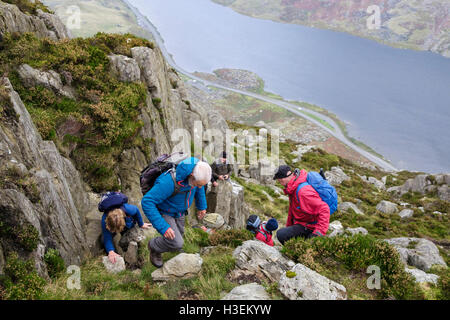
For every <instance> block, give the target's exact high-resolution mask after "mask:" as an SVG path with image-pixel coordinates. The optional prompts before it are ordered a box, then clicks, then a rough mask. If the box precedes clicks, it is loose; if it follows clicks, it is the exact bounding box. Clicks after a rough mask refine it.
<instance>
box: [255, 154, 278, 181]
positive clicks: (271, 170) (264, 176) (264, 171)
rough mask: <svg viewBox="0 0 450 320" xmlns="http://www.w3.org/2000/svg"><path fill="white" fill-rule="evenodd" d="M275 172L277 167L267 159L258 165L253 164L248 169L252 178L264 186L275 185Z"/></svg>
mask: <svg viewBox="0 0 450 320" xmlns="http://www.w3.org/2000/svg"><path fill="white" fill-rule="evenodd" d="M275 170H276V168H275V166H274V165H273V164H272V163H271V162H270V161H269V160H266V159H261V160H260V161H258V163H257V164H251V165H250V167H249V168H248V171H249V173H250V177H251V178H252V179H255V180H257V181H259V182H260V183H261V184H263V185H273V184H274V183H275V182H274V180H273V175H274V174H275Z"/></svg>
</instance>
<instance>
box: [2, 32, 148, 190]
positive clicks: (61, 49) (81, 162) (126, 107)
mask: <svg viewBox="0 0 450 320" xmlns="http://www.w3.org/2000/svg"><path fill="white" fill-rule="evenodd" d="M135 46H147V47H153V43H151V42H149V41H147V40H144V39H140V38H137V37H135V36H133V35H131V34H125V35H108V34H104V33H98V34H97V35H95V36H94V37H91V38H87V39H81V38H76V39H71V40H64V41H59V42H54V41H52V40H49V39H38V38H36V37H35V36H34V35H33V34H22V35H18V34H7V35H5V36H4V37H3V39H2V40H1V41H0V49H1V51H0V61H1V62H0V73H1V74H5V75H7V76H8V77H9V79H10V81H11V83H12V84H13V86H14V89H15V90H16V91H17V92H18V93H19V95H20V97H21V98H22V101H23V102H24V103H25V105H26V107H27V109H28V111H29V112H30V114H31V117H32V119H33V122H34V123H35V124H36V126H37V128H38V130H39V132H40V133H41V135H42V137H43V138H44V139H47V140H53V141H54V142H55V144H56V145H57V146H58V148H59V150H60V151H61V152H62V153H63V154H64V155H65V156H68V157H71V158H72V159H73V160H74V163H75V164H76V166H77V169H78V170H79V171H80V172H81V173H82V175H83V178H84V180H85V181H86V182H88V183H89V184H90V186H91V187H92V188H93V190H94V191H96V192H102V191H105V190H116V189H120V185H119V183H118V177H117V172H116V168H117V161H118V157H119V155H120V154H121V152H122V151H123V150H124V148H129V147H131V146H137V147H142V149H145V147H144V143H143V141H142V138H140V137H139V136H138V135H137V133H138V131H139V129H140V128H141V127H142V126H143V123H142V122H141V121H139V120H138V119H137V117H138V115H139V114H140V108H142V107H143V106H144V105H145V101H146V97H147V89H146V86H145V85H144V84H143V83H140V82H136V83H125V82H121V81H119V80H118V79H117V77H116V76H114V75H113V74H112V73H111V72H110V68H109V63H110V62H109V59H108V55H109V54H113V53H114V54H121V55H126V56H130V55H131V52H130V49H131V48H132V47H135ZM22 64H28V65H30V66H31V67H33V68H36V69H39V70H43V71H48V70H53V71H56V72H57V73H59V74H60V75H61V76H62V77H61V79H62V81H63V83H64V84H65V85H67V86H70V87H72V88H73V89H74V91H75V96H76V98H75V99H70V98H67V97H65V96H62V95H58V94H57V93H55V92H53V91H52V90H50V89H48V88H45V87H42V86H39V85H38V86H36V87H31V88H27V87H26V86H25V85H24V84H23V83H22V81H21V79H20V77H19V75H18V72H17V67H18V66H20V65H22ZM67 128H71V129H70V130H68V129H67ZM74 128H75V129H74ZM143 151H146V150H143Z"/></svg>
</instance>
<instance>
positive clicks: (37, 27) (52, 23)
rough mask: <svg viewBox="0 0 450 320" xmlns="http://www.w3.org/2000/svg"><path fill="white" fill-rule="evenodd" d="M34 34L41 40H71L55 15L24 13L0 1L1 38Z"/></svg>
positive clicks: (40, 11) (38, 11)
mask: <svg viewBox="0 0 450 320" xmlns="http://www.w3.org/2000/svg"><path fill="white" fill-rule="evenodd" d="M13 32H18V33H25V32H31V33H34V34H35V35H36V36H37V37H39V38H50V39H52V40H61V39H67V38H70V37H71V35H70V32H69V30H68V29H67V28H66V27H65V26H64V24H63V23H62V22H61V20H60V19H59V18H58V17H57V16H55V15H54V14H50V13H46V12H43V11H42V10H37V15H28V14H25V13H23V12H22V11H20V10H19V8H17V6H15V5H12V4H8V3H4V2H1V1H0V36H1V35H4V34H5V33H13Z"/></svg>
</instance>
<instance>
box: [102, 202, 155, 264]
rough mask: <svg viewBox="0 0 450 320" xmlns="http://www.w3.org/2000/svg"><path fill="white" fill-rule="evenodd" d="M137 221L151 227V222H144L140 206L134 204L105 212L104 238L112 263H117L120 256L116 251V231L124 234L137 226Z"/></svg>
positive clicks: (103, 221)
mask: <svg viewBox="0 0 450 320" xmlns="http://www.w3.org/2000/svg"><path fill="white" fill-rule="evenodd" d="M136 223H137V224H138V226H139V227H141V228H143V229H148V228H149V227H151V224H150V223H144V221H143V220H142V216H141V213H140V211H139V208H138V207H136V206H135V205H132V204H128V203H125V204H123V205H122V206H121V207H120V208H115V209H113V210H111V211H108V212H105V213H104V214H103V216H102V238H103V244H104V245H105V250H106V253H107V254H108V258H109V261H111V263H116V258H117V257H120V255H119V254H117V253H116V252H115V250H116V249H115V247H114V243H113V238H114V236H115V235H116V233H121V234H122V236H124V235H125V233H126V232H127V231H129V230H131V229H132V228H134V227H135V225H136Z"/></svg>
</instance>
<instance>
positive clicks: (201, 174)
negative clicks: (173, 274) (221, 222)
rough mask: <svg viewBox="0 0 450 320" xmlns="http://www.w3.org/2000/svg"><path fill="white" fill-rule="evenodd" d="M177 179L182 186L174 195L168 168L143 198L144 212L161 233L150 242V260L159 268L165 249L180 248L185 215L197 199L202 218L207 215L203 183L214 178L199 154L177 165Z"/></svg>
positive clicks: (199, 214) (199, 216) (173, 249)
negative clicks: (197, 156)
mask: <svg viewBox="0 0 450 320" xmlns="http://www.w3.org/2000/svg"><path fill="white" fill-rule="evenodd" d="M175 180H176V183H178V185H179V187H180V189H179V192H178V193H177V194H175V195H172V194H173V192H174V190H175V185H174V181H173V179H172V176H171V175H170V173H168V172H165V173H163V174H161V175H160V176H159V177H158V178H157V179H156V181H155V184H154V186H153V187H152V188H151V189H150V191H148V192H147V193H146V194H145V196H144V197H143V198H142V202H141V204H142V209H143V211H144V214H145V215H146V216H147V218H148V220H149V221H150V222H151V223H152V224H153V227H154V228H155V229H156V230H157V231H158V232H159V233H160V234H161V235H162V237H157V238H153V239H152V240H150V241H149V243H148V248H149V251H150V261H151V262H152V264H153V265H154V266H156V267H158V268H160V267H162V265H163V261H162V256H161V254H162V253H163V252H167V251H177V250H180V249H181V248H182V247H183V243H184V240H183V235H184V222H185V215H187V214H188V209H189V207H190V206H191V205H192V202H193V201H194V199H195V205H196V207H197V210H198V211H197V216H198V218H199V219H200V220H201V219H203V217H204V216H205V214H206V208H207V204H206V196H205V189H204V188H205V187H204V186H205V185H206V184H207V183H208V182H209V181H210V180H211V167H210V166H209V164H208V163H206V162H203V161H200V160H199V159H197V158H194V157H190V158H187V159H185V160H183V161H181V162H180V163H179V164H178V165H177V168H176V174H175Z"/></svg>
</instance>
